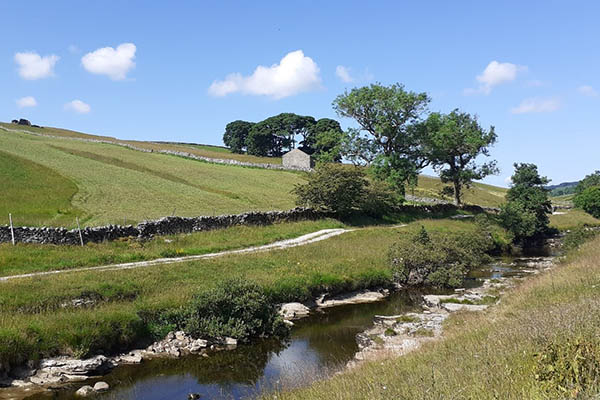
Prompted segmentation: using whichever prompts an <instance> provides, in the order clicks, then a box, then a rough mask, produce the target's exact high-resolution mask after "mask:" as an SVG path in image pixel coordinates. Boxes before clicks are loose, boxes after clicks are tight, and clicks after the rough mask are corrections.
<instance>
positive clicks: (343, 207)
mask: <svg viewBox="0 0 600 400" xmlns="http://www.w3.org/2000/svg"><path fill="white" fill-rule="evenodd" d="M293 193H294V194H296V196H297V197H298V198H297V201H296V203H297V204H298V205H299V206H305V207H311V208H315V209H317V210H325V211H329V212H333V213H336V214H338V215H340V216H343V217H344V216H348V215H350V214H353V213H363V214H367V215H370V216H373V217H376V218H378V217H382V216H384V215H387V214H391V213H393V211H394V210H395V209H396V207H397V206H398V205H399V204H401V203H402V201H403V199H402V197H401V196H399V195H398V194H397V192H395V191H393V190H392V189H390V187H389V185H387V184H386V183H384V182H378V181H375V182H369V180H367V176H366V174H365V172H364V170H363V169H362V168H359V167H354V166H348V165H341V164H332V163H322V164H319V165H318V166H317V168H316V170H315V172H314V173H313V174H311V175H309V177H308V182H307V183H306V184H304V185H297V186H296V187H295V188H294V190H293Z"/></svg>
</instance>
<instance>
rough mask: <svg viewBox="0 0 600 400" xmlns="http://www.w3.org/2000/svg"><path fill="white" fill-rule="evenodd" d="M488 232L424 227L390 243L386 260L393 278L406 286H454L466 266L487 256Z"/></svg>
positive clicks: (477, 262)
mask: <svg viewBox="0 0 600 400" xmlns="http://www.w3.org/2000/svg"><path fill="white" fill-rule="evenodd" d="M493 247H494V243H493V240H492V238H491V235H489V234H488V233H484V232H473V233H462V234H460V235H452V234H445V235H442V234H436V235H431V234H429V233H428V232H427V231H426V230H425V228H421V230H420V231H418V232H417V233H415V234H413V235H412V236H410V237H409V238H408V239H407V240H401V241H399V242H398V243H396V244H394V245H393V246H392V248H391V249H390V252H389V256H388V257H389V261H390V264H391V268H392V271H393V273H394V279H395V280H396V281H398V282H399V283H401V284H405V285H409V286H436V287H458V286H460V285H461V284H462V283H463V280H464V278H465V276H466V275H467V273H468V272H469V270H470V269H471V268H473V267H477V266H479V265H481V264H483V263H485V262H488V261H489V260H490V258H489V256H488V255H487V252H488V251H490V250H491V249H493Z"/></svg>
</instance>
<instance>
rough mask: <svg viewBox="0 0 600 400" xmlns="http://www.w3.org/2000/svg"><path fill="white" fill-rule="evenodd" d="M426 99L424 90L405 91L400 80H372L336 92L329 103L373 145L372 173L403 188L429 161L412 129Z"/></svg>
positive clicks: (414, 179)
mask: <svg viewBox="0 0 600 400" xmlns="http://www.w3.org/2000/svg"><path fill="white" fill-rule="evenodd" d="M429 102H430V98H429V96H427V94H426V93H415V92H411V91H406V90H405V89H404V86H403V85H401V84H394V85H391V86H382V85H380V84H372V85H370V86H365V87H361V88H354V89H352V90H351V91H350V92H348V91H346V92H345V93H343V94H341V95H339V96H338V97H337V98H336V99H335V100H334V102H333V107H334V109H335V110H336V111H337V113H338V115H340V116H343V117H349V118H353V119H354V120H355V121H356V122H357V123H358V124H359V125H360V127H361V129H362V130H363V131H365V132H367V133H368V135H369V136H370V138H371V139H372V140H373V143H374V144H375V145H376V146H377V151H378V155H377V157H376V159H375V160H374V161H373V166H374V167H375V169H374V170H375V172H376V175H377V176H378V177H380V178H382V179H386V180H388V181H389V182H390V183H391V184H393V185H394V186H395V187H396V188H398V189H400V190H402V191H403V190H404V184H405V183H406V182H415V181H416V179H417V177H418V173H419V171H420V170H421V169H422V168H424V167H425V166H427V165H428V163H429V161H428V160H427V158H426V157H424V155H425V154H424V152H423V149H422V146H421V141H420V140H419V139H418V134H419V132H420V130H419V129H415V128H416V125H417V124H418V123H419V122H420V121H421V120H422V116H423V114H424V113H425V112H426V111H427V105H428V104H429Z"/></svg>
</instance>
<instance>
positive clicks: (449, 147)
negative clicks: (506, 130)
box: [421, 110, 498, 206]
mask: <svg viewBox="0 0 600 400" xmlns="http://www.w3.org/2000/svg"><path fill="white" fill-rule="evenodd" d="M425 129H426V131H427V132H426V134H424V135H421V136H422V137H423V138H424V140H425V143H426V146H425V147H426V148H427V153H428V159H429V161H430V162H431V163H432V165H433V167H434V169H435V170H436V171H437V172H438V173H439V174H440V178H441V180H442V182H444V183H448V182H450V183H452V187H453V191H454V202H455V204H456V205H457V206H460V205H461V203H462V193H463V188H465V187H467V188H468V187H469V186H470V185H471V183H472V182H473V180H479V179H483V178H485V177H486V176H488V175H491V174H496V173H498V168H496V161H490V162H488V163H484V164H477V163H476V158H477V157H479V156H481V155H484V156H489V147H490V146H492V145H493V144H494V143H495V142H496V138H497V136H496V133H495V131H494V127H493V126H492V127H490V129H489V130H485V129H483V128H482V127H481V125H479V122H478V121H477V118H476V117H473V116H471V115H470V114H468V113H465V112H461V111H459V110H454V111H452V112H451V113H450V114H441V113H432V114H430V115H429V118H428V119H427V122H426V123H425Z"/></svg>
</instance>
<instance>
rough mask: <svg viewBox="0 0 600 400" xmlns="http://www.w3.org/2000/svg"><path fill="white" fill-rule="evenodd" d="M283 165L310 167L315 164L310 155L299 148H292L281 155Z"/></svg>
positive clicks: (301, 167)
mask: <svg viewBox="0 0 600 400" xmlns="http://www.w3.org/2000/svg"><path fill="white" fill-rule="evenodd" d="M282 160H283V166H284V167H289V168H299V169H310V168H313V167H314V166H315V163H314V161H313V159H312V157H311V156H310V155H308V154H306V153H305V152H303V151H302V150H300V149H293V150H292V151H290V152H287V153H285V154H284V155H283V157H282Z"/></svg>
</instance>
